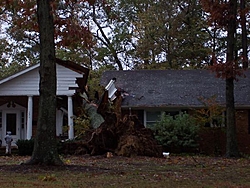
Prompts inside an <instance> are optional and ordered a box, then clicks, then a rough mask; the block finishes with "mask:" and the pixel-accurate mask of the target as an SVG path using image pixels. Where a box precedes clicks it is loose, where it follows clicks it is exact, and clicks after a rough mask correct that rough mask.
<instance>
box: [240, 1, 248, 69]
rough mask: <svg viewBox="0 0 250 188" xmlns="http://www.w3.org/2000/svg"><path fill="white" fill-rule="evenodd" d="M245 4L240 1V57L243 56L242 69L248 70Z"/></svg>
mask: <svg viewBox="0 0 250 188" xmlns="http://www.w3.org/2000/svg"><path fill="white" fill-rule="evenodd" d="M245 4H246V2H245V0H240V10H241V12H240V18H241V28H242V56H243V68H245V69H246V68H248V56H247V28H246V13H245V9H246V5H245Z"/></svg>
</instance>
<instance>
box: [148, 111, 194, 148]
mask: <svg viewBox="0 0 250 188" xmlns="http://www.w3.org/2000/svg"><path fill="white" fill-rule="evenodd" d="M150 128H151V129H152V130H153V131H154V134H155V138H156V140H157V141H158V142H159V144H161V145H162V146H163V147H164V148H166V149H168V150H169V151H179V152H186V151H190V150H191V149H195V148H197V147H198V132H199V126H198V125H196V123H195V119H194V118H192V117H191V116H189V115H188V114H185V113H184V114H179V115H176V116H175V118H173V117H172V116H170V115H166V114H163V115H162V117H161V121H159V122H158V123H156V124H155V125H153V126H151V127H150Z"/></svg>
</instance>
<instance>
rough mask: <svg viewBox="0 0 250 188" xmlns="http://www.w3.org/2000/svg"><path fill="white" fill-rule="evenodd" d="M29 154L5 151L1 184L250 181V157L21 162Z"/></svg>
mask: <svg viewBox="0 0 250 188" xmlns="http://www.w3.org/2000/svg"><path fill="white" fill-rule="evenodd" d="M27 159H29V157H20V156H11V157H7V156H0V187H1V188H5V187H6V188H10V187H17V188H25V187H46V188H47V187H48V188H56V187H60V188H61V187H65V188H73V187H77V188H80V187H91V188H95V187H104V188H106V187H107V188H109V187H121V188H123V187H124V188H125V187H133V188H137V187H140V188H146V187H166V188H167V187H171V188H176V187H192V188H195V187H199V188H200V187H220V188H221V187H225V188H228V187H241V188H243V187H250V160H249V159H246V158H241V159H226V158H222V157H206V156H171V155H170V157H169V158H149V157H134V158H125V157H118V156H113V157H109V158H107V157H106V156H92V157H91V156H69V157H65V156H64V157H62V159H63V161H64V162H65V165H64V166H60V167H55V166H52V167H50V166H45V167H44V166H27V165H20V164H21V163H22V162H24V161H26V160H27Z"/></svg>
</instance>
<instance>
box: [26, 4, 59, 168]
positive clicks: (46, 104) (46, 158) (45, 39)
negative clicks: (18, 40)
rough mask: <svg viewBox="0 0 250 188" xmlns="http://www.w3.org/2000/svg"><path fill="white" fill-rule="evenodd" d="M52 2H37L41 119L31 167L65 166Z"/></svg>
mask: <svg viewBox="0 0 250 188" xmlns="http://www.w3.org/2000/svg"><path fill="white" fill-rule="evenodd" d="M50 3H51V1H50V0H37V16H38V25H39V33H40V35H39V36H40V83H39V92H40V98H39V115H38V125H37V132H36V136H35V143H34V150H33V154H32V157H31V159H30V160H29V161H28V162H27V164H42V165H62V164H63V162H62V161H61V160H60V158H59V154H58V151H57V140H56V126H55V125H56V63H55V43H54V24H53V15H52V10H51V6H50Z"/></svg>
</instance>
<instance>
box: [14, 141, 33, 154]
mask: <svg viewBox="0 0 250 188" xmlns="http://www.w3.org/2000/svg"><path fill="white" fill-rule="evenodd" d="M16 145H17V146H18V155H20V156H25V155H32V152H33V148H34V139H30V140H20V139H19V140H17V142H16Z"/></svg>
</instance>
